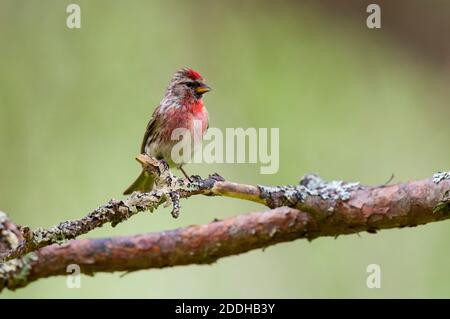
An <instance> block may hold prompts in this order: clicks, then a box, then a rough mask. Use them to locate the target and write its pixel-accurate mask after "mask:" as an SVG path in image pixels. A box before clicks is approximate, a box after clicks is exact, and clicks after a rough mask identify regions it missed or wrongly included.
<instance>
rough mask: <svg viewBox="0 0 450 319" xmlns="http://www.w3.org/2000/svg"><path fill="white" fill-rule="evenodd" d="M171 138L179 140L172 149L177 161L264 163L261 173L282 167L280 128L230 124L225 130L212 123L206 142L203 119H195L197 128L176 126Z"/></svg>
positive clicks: (178, 162)
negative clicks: (241, 126) (203, 132)
mask: <svg viewBox="0 0 450 319" xmlns="http://www.w3.org/2000/svg"><path fill="white" fill-rule="evenodd" d="M171 139H172V140H173V141H178V142H177V143H176V144H175V145H174V146H173V148H172V151H171V157H172V161H173V162H174V163H175V164H184V163H207V164H211V163H260V164H261V167H260V173H261V174H275V173H277V172H278V169H279V165H280V154H279V149H280V130H279V129H278V128H270V129H268V128H258V129H256V128H253V127H251V128H247V129H243V128H226V129H225V134H224V133H223V132H222V130H220V129H219V128H216V127H211V128H209V129H208V130H207V132H206V133H205V135H204V136H203V143H202V122H201V121H194V124H193V130H188V129H186V128H176V129H174V130H173V131H172V135H171ZM269 139H270V141H269Z"/></svg>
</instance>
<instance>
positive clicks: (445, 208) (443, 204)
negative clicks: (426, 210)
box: [433, 190, 450, 214]
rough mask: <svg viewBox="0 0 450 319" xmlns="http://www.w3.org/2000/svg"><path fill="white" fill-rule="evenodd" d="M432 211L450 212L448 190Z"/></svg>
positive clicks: (449, 193) (449, 192) (449, 191)
mask: <svg viewBox="0 0 450 319" xmlns="http://www.w3.org/2000/svg"><path fill="white" fill-rule="evenodd" d="M433 213H435V214H436V213H444V214H449V213H450V190H448V191H446V192H445V194H444V197H443V198H442V200H441V201H440V202H439V203H438V204H437V205H436V206H435V207H434V209H433Z"/></svg>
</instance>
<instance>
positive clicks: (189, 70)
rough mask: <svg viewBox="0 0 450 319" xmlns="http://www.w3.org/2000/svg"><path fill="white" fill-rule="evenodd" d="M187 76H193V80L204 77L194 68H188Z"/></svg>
mask: <svg viewBox="0 0 450 319" xmlns="http://www.w3.org/2000/svg"><path fill="white" fill-rule="evenodd" d="M187 76H188V77H190V78H191V80H202V79H203V77H202V76H201V75H200V73H198V72H197V71H194V70H192V69H188V70H187Z"/></svg>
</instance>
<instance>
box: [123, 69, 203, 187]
mask: <svg viewBox="0 0 450 319" xmlns="http://www.w3.org/2000/svg"><path fill="white" fill-rule="evenodd" d="M210 90H211V88H210V87H209V86H208V85H206V84H205V82H204V80H203V77H202V76H201V75H200V73H198V72H196V71H194V70H192V69H190V68H184V69H181V70H178V71H177V72H176V73H175V74H174V76H173V77H172V80H171V81H170V83H169V86H168V87H167V89H166V93H165V95H164V98H163V99H162V101H161V102H160V104H159V105H158V107H157V108H156V109H155V110H154V111H153V114H152V117H151V119H150V121H149V122H148V125H147V129H146V131H145V135H144V139H143V141H142V145H141V153H142V154H147V155H149V156H153V157H156V158H157V159H163V160H165V161H166V162H167V163H168V164H169V166H171V167H173V166H175V167H177V168H179V169H180V170H181V171H182V172H183V174H184V175H185V176H186V178H189V177H188V176H187V174H186V172H185V171H184V170H183V168H182V165H183V164H184V163H179V161H174V159H173V158H172V156H171V152H172V148H173V147H174V145H175V144H177V143H178V142H179V140H173V139H172V138H171V136H172V132H173V131H174V130H175V129H177V128H180V129H186V130H188V131H189V132H190V133H191V135H192V136H194V134H195V133H197V135H200V138H196V139H193V141H196V143H199V142H200V143H201V141H202V137H203V135H204V134H205V132H206V130H207V128H208V111H207V110H206V108H205V107H204V105H203V100H202V97H203V94H204V93H206V92H208V91H210ZM194 123H199V124H200V125H199V126H200V127H199V128H196V129H195V127H194ZM194 130H196V131H199V132H194ZM196 146H198V145H193V147H191V148H190V150H191V152H194V150H195V147H196ZM189 155H192V154H189ZM153 184H154V177H153V176H152V175H151V174H149V173H148V172H146V171H144V170H143V171H142V173H141V174H140V175H139V177H138V178H137V179H136V181H135V182H134V183H133V184H132V185H131V186H130V187H128V188H127V190H126V191H125V192H124V195H128V194H131V193H132V192H134V191H140V192H148V191H150V190H151V189H152V188H153Z"/></svg>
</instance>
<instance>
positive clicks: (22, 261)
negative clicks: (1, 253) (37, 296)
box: [0, 253, 38, 291]
mask: <svg viewBox="0 0 450 319" xmlns="http://www.w3.org/2000/svg"><path fill="white" fill-rule="evenodd" d="M37 260H38V257H37V255H36V254H35V253H28V254H27V255H25V256H23V257H21V258H17V259H13V260H9V261H7V262H5V263H1V264H0V291H1V290H2V289H3V288H5V287H7V288H8V289H11V290H14V289H15V288H19V287H23V286H25V285H26V284H27V282H28V275H29V274H30V271H31V267H32V266H31V263H32V262H35V261H37Z"/></svg>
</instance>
